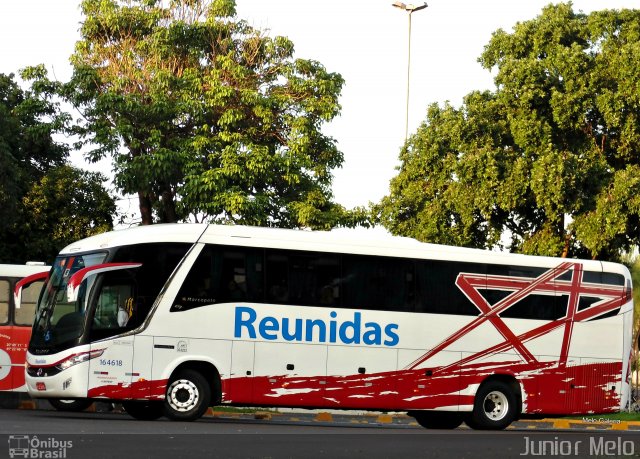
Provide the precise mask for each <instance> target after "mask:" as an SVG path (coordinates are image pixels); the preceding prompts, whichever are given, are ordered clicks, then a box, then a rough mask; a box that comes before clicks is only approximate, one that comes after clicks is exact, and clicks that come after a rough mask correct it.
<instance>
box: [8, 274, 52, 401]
mask: <svg viewBox="0 0 640 459" xmlns="http://www.w3.org/2000/svg"><path fill="white" fill-rule="evenodd" d="M49 268H50V267H49V266H45V265H44V263H28V264H26V265H6V264H0V391H3V392H26V391H27V386H26V385H25V382H24V364H25V356H26V354H27V346H28V345H29V338H30V337H31V326H32V325H33V318H34V316H35V310H36V303H37V302H38V296H39V295H40V290H41V289H42V285H43V284H44V278H41V279H40V280H38V281H35V282H33V283H32V284H31V285H29V286H27V287H26V288H24V289H22V292H21V295H22V298H21V301H20V303H21V305H20V308H16V307H15V304H14V300H13V292H14V288H15V287H16V284H17V283H18V281H20V280H21V279H23V278H25V277H28V276H33V275H37V274H43V275H44V276H46V273H47V272H48V271H49ZM3 395H4V397H3V401H4V402H5V404H9V405H11V404H13V402H14V401H16V400H17V397H15V396H9V395H7V394H3Z"/></svg>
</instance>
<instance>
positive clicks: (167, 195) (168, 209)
mask: <svg viewBox="0 0 640 459" xmlns="http://www.w3.org/2000/svg"><path fill="white" fill-rule="evenodd" d="M160 221H161V222H162V223H176V222H177V221H178V216H177V215H176V203H175V202H174V201H173V194H172V193H171V191H164V192H163V193H162V216H161V218H160Z"/></svg>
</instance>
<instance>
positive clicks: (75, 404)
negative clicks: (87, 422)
mask: <svg viewBox="0 0 640 459" xmlns="http://www.w3.org/2000/svg"><path fill="white" fill-rule="evenodd" d="M48 402H49V404H50V405H51V406H52V407H54V408H55V409H56V410H58V411H84V410H86V409H87V408H89V407H90V406H91V405H92V404H93V401H91V400H86V399H78V400H65V399H58V398H50V399H49V400H48Z"/></svg>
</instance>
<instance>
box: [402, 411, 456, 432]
mask: <svg viewBox="0 0 640 459" xmlns="http://www.w3.org/2000/svg"><path fill="white" fill-rule="evenodd" d="M409 415H410V416H413V417H414V418H415V420H416V422H417V423H418V424H420V425H421V426H422V427H425V428H427V429H455V428H456V427H459V426H460V424H462V421H463V420H464V418H463V417H462V414H461V413H451V412H446V411H412V412H410V413H409Z"/></svg>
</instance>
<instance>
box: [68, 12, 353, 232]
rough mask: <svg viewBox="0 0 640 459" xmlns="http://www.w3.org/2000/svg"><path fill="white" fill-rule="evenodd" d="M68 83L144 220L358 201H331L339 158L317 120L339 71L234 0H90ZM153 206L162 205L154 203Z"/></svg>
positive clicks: (89, 136)
mask: <svg viewBox="0 0 640 459" xmlns="http://www.w3.org/2000/svg"><path fill="white" fill-rule="evenodd" d="M82 11H83V13H84V15H85V21H84V23H83V24H82V28H81V35H82V38H81V40H80V41H79V42H78V43H77V46H76V52H75V54H74V55H73V56H72V63H73V67H74V74H73V78H72V80H71V81H70V82H69V83H68V84H66V85H64V93H65V95H66V97H67V99H68V100H70V101H71V102H72V103H73V104H74V105H75V106H76V107H77V108H78V109H79V110H80V111H81V112H82V113H83V118H84V124H83V125H82V126H81V128H80V129H78V133H79V134H80V135H81V136H82V137H83V139H84V140H85V141H86V142H88V143H91V144H93V145H94V146H96V147H95V148H94V149H93V150H92V151H91V152H90V153H89V158H91V159H93V160H95V159H98V158H102V157H105V156H106V155H111V156H112V158H113V164H114V167H115V184H116V185H117V187H118V188H119V190H121V191H122V192H123V193H127V194H137V196H138V197H139V202H140V212H141V216H142V222H143V224H150V223H152V222H153V221H154V216H155V219H156V220H158V221H160V222H174V221H180V220H184V219H186V218H187V217H188V216H189V215H192V216H196V218H201V219H206V220H208V221H218V222H219V221H225V222H226V221H233V222H237V223H245V224H253V225H268V226H285V227H299V226H304V227H313V228H318V227H321V228H327V227H331V226H334V225H335V224H337V223H339V222H341V223H343V224H354V222H357V221H360V220H362V219H363V218H364V211H362V210H356V211H355V212H349V211H346V210H345V209H344V208H343V207H342V206H339V205H337V204H335V203H334V202H332V200H331V199H332V196H331V192H330V184H331V178H332V175H331V170H332V169H333V168H336V167H339V166H340V165H341V164H342V160H343V158H342V154H341V152H340V151H339V150H338V149H337V147H336V145H335V141H334V139H332V138H330V137H327V136H326V135H324V134H323V133H322V131H321V127H322V124H323V123H325V122H327V121H329V120H331V119H332V118H333V117H335V116H336V115H337V114H338V113H339V110H340V106H339V104H338V96H339V94H340V91H341V88H342V84H343V79H342V77H341V76H340V75H338V74H336V73H330V72H327V71H326V70H325V68H324V67H323V66H322V65H321V64H320V63H318V62H315V61H312V60H303V59H294V58H293V43H291V41H289V40H288V39H286V38H284V37H275V38H269V37H267V36H265V35H264V34H263V33H262V32H261V31H259V30H256V29H254V28H252V27H250V26H249V25H248V24H247V23H246V22H245V21H243V20H240V19H238V18H237V17H236V13H235V2H234V1H233V0H213V1H210V2H209V1H206V0H171V1H169V2H166V1H161V0H144V1H142V0H139V1H126V2H124V1H118V0H84V1H83V2H82ZM154 211H155V212H154Z"/></svg>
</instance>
